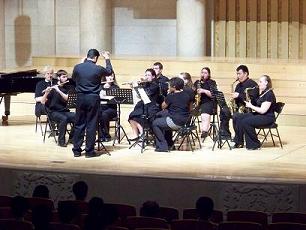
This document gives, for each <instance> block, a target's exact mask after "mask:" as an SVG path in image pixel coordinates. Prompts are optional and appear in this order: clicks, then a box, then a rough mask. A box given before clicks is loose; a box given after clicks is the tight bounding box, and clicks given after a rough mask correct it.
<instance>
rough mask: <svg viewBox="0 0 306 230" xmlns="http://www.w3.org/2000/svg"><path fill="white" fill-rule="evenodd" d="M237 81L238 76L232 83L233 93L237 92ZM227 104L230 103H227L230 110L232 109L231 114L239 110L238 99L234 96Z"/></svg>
mask: <svg viewBox="0 0 306 230" xmlns="http://www.w3.org/2000/svg"><path fill="white" fill-rule="evenodd" d="M237 81H238V78H237V79H236V80H235V81H234V82H233V83H232V84H231V89H232V93H234V92H235V89H234V85H235V83H236V82H237ZM227 104H228V105H227V106H228V108H229V109H230V111H231V114H234V113H235V112H237V111H238V106H237V104H236V101H235V99H234V98H231V99H230V100H229V102H228V103H227Z"/></svg>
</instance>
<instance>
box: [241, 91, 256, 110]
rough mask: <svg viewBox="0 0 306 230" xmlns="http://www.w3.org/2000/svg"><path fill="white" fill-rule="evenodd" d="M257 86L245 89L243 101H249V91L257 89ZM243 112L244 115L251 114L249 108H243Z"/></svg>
mask: <svg viewBox="0 0 306 230" xmlns="http://www.w3.org/2000/svg"><path fill="white" fill-rule="evenodd" d="M257 88H258V86H257V85H256V86H254V87H249V88H245V90H244V92H245V100H246V101H251V97H250V91H252V90H254V89H257ZM244 112H245V113H250V112H252V110H251V109H250V108H244Z"/></svg>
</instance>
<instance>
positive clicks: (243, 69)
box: [220, 65, 258, 138]
mask: <svg viewBox="0 0 306 230" xmlns="http://www.w3.org/2000/svg"><path fill="white" fill-rule="evenodd" d="M236 75H237V78H236V81H238V84H237V85H236V87H235V90H234V92H233V93H232V95H231V97H232V99H234V102H235V104H236V107H237V109H238V108H241V107H244V106H245V100H246V93H245V89H246V88H253V87H256V86H257V83H256V82H255V81H254V80H252V79H250V78H249V69H248V67H247V66H246V65H239V66H238V67H237V68H236ZM257 95H258V91H257V90H254V91H253V92H252V94H251V95H250V98H251V99H253V98H256V97H257ZM238 112H239V111H233V121H234V119H235V116H236V114H238ZM230 118H231V112H230V111H229V108H228V107H227V106H225V107H224V108H221V110H220V135H221V137H226V138H230V137H231V132H230V130H229V120H230Z"/></svg>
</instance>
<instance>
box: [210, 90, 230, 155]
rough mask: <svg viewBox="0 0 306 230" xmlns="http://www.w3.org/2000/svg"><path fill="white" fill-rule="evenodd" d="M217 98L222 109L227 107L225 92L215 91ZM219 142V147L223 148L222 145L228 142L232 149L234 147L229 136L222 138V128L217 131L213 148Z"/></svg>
mask: <svg viewBox="0 0 306 230" xmlns="http://www.w3.org/2000/svg"><path fill="white" fill-rule="evenodd" d="M215 98H216V101H217V104H218V105H219V107H220V109H222V108H224V107H227V104H226V101H225V98H224V94H223V92H221V91H215ZM217 142H218V148H219V149H222V147H223V146H224V145H225V143H227V145H228V147H229V149H230V150H232V147H231V145H230V143H229V138H225V139H224V138H222V136H221V134H220V129H219V130H218V132H217V136H216V137H215V139H214V145H213V148H212V150H213V151H214V148H215V145H216V143H217Z"/></svg>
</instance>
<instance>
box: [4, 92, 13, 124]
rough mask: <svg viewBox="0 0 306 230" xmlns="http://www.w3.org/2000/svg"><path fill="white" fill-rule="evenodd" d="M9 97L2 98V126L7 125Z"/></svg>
mask: <svg viewBox="0 0 306 230" xmlns="http://www.w3.org/2000/svg"><path fill="white" fill-rule="evenodd" d="M10 106H11V96H9V95H5V96H4V116H2V125H3V126H7V125H8V116H9V115H10Z"/></svg>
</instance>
